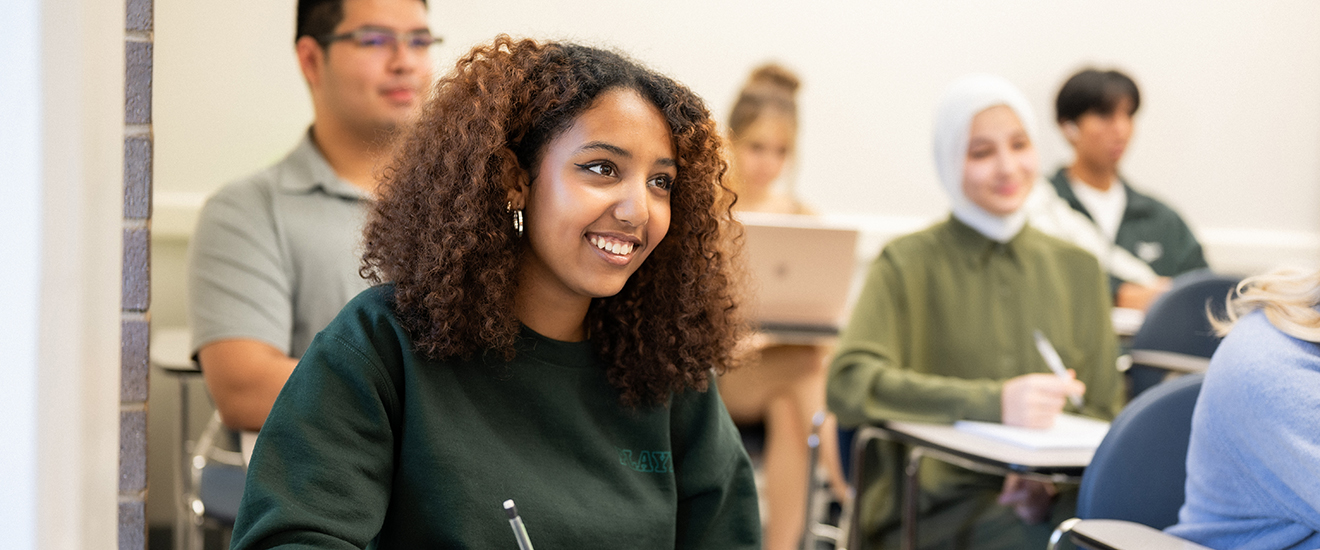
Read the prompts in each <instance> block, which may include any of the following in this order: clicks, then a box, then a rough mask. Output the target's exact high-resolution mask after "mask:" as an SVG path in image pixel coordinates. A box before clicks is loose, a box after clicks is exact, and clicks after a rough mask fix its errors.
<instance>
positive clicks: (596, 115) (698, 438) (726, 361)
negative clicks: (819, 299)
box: [233, 36, 761, 549]
mask: <svg viewBox="0 0 1320 550" xmlns="http://www.w3.org/2000/svg"><path fill="white" fill-rule="evenodd" d="M724 171H725V162H724V161H723V157H722V154H721V137H720V135H719V132H718V130H717V128H716V125H715V123H714V121H712V120H711V118H710V113H709V111H708V110H707V109H706V107H705V105H704V104H703V102H702V101H701V99H700V98H698V97H697V96H696V95H695V94H693V93H692V92H691V91H690V90H688V89H687V88H686V87H684V86H683V85H681V84H679V83H677V82H675V81H673V80H671V79H669V78H667V77H665V76H662V75H659V74H657V73H655V72H652V71H650V70H648V69H646V68H643V67H641V66H639V65H638V64H637V63H635V62H633V61H631V60H628V59H627V58H625V57H623V56H621V55H619V54H616V53H613V52H609V51H605V50H600V49H596V48H591V47H585V46H579V45H574V44H565V43H540V42H536V41H532V40H514V39H511V38H509V37H507V36H500V37H497V38H496V39H495V40H494V42H492V43H490V44H486V45H480V46H477V47H476V48H474V49H473V50H472V51H471V52H470V53H468V54H467V55H466V56H464V57H463V58H462V59H460V60H459V62H458V65H457V67H456V68H455V69H454V71H453V72H451V73H450V74H449V75H448V76H446V77H445V78H443V79H442V80H441V81H440V82H439V83H438V84H437V86H436V88H435V90H434V93H433V95H432V98H431V100H430V102H429V103H428V104H427V105H426V107H425V110H424V112H423V113H422V115H421V118H420V120H419V121H418V123H417V124H416V125H415V126H414V127H413V128H411V129H410V130H409V131H408V132H407V134H406V136H405V137H404V139H403V141H402V142H401V145H400V148H399V149H398V151H397V152H396V158H395V160H394V161H393V163H392V164H391V166H390V167H389V169H388V170H387V171H386V172H385V174H384V176H383V183H382V184H381V193H380V198H379V200H378V201H377V202H376V204H375V205H374V209H373V213H372V217H371V219H370V220H369V222H368V224H367V227H366V230H365V234H364V247H365V253H364V256H363V267H362V270H361V271H362V274H363V275H364V276H366V277H368V278H369V279H370V280H372V281H373V282H374V283H376V286H374V287H373V288H371V289H368V290H367V291H365V292H363V293H362V294H360V295H358V297H357V298H355V299H354V300H353V301H351V302H350V303H349V304H348V305H347V306H346V307H345V308H344V310H343V311H341V312H340V314H339V316H338V317H336V318H335V320H334V321H333V322H331V323H330V325H329V326H328V327H327V328H326V329H325V330H324V331H322V332H321V333H320V334H319V335H318V336H317V337H316V339H315V340H314V341H313V342H312V344H311V347H310V348H309V349H308V350H307V352H306V353H305V354H304V355H303V357H302V360H301V361H300V362H299V364H298V366H297V367H296V368H295V369H294V371H293V374H292V375H291V376H290V377H289V381H288V383H287V384H285V386H284V389H283V390H282V391H281V392H280V395H279V397H278V398H277V399H276V401H275V405H274V407H273V408H272V409H271V413H270V416H269V417H268V419H267V420H266V423H265V425H264V426H263V428H262V431H261V435H260V437H259V438H258V440H257V444H256V448H255V451H254V454H253V457H252V462H251V466H250V468H249V470H248V478H247V486H246V491H245V492H244V495H243V502H242V506H241V509H240V511H239V515H238V519H237V522H236V524H235V527H234V535H233V541H234V543H233V548H235V549H249V548H274V547H297V548H364V547H365V548H378V549H387V548H513V547H515V542H514V534H513V531H512V530H511V529H510V523H509V520H508V518H507V517H506V515H505V510H504V508H503V506H502V503H504V501H506V500H513V501H514V503H515V504H516V506H517V510H518V512H519V513H520V514H521V517H522V518H523V521H524V523H525V525H526V529H527V532H528V534H529V535H530V539H531V541H532V543H533V544H534V545H535V546H536V547H538V548H586V549H591V548H602V549H604V548H611V549H613V548H692V549H705V548H709V549H741V548H746V549H752V548H759V547H760V532H761V526H760V521H759V517H758V511H757V501H756V488H755V484H754V482H753V478H752V469H751V462H750V461H749V460H748V458H747V454H746V453H745V452H744V451H743V448H742V444H741V441H740V440H739V437H738V432H737V430H736V429H735V428H734V426H733V423H732V421H731V420H730V419H729V415H728V413H727V411H726V410H725V409H724V406H723V405H722V404H721V401H720V398H719V395H718V392H717V391H716V388H715V384H714V383H713V381H714V378H715V376H716V375H717V374H718V373H721V372H724V371H726V370H728V369H729V368H730V367H731V366H732V365H733V363H734V356H733V350H734V348H735V343H736V342H738V341H739V338H740V337H741V332H742V329H741V327H742V326H743V325H742V323H741V322H739V321H738V319H737V315H736V314H737V308H736V302H735V300H734V298H733V289H734V288H735V285H734V284H733V282H734V279H735V277H734V276H733V268H732V263H731V262H732V257H733V256H732V255H731V254H730V253H729V251H727V250H725V247H726V246H727V245H728V243H729V242H731V241H732V239H731V238H730V236H729V234H728V233H729V232H730V231H732V230H733V228H734V227H735V225H734V222H733V221H732V217H731V212H730V203H731V202H732V201H731V198H732V195H731V192H730V191H729V190H728V189H727V188H725V187H724V185H723V183H722V176H723V174H724Z"/></svg>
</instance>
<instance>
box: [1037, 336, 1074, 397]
mask: <svg viewBox="0 0 1320 550" xmlns="http://www.w3.org/2000/svg"><path fill="white" fill-rule="evenodd" d="M1033 336H1035V338H1036V351H1039V352H1040V356H1041V357H1043V358H1044V359H1045V364H1046V365H1049V367H1050V370H1051V371H1054V375H1055V376H1058V377H1059V378H1063V379H1065V380H1071V379H1072V377H1071V376H1069V375H1068V369H1067V368H1065V367H1064V366H1063V359H1062V358H1060V357H1059V352H1057V351H1055V350H1054V346H1053V345H1051V344H1050V341H1049V340H1048V339H1046V338H1045V335H1044V334H1042V333H1041V332H1040V330H1036V331H1035V333H1033ZM1068 401H1070V402H1072V405H1073V407H1074V408H1077V409H1081V408H1082V396H1080V395H1069V396H1068Z"/></svg>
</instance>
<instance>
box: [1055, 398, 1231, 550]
mask: <svg viewBox="0 0 1320 550" xmlns="http://www.w3.org/2000/svg"><path fill="white" fill-rule="evenodd" d="M1204 377H1205V376H1204V375H1203V374H1189V375H1186V376H1182V377H1179V378H1175V379H1173V380H1170V381H1168V382H1164V383H1162V384H1159V385H1157V386H1155V387H1153V388H1151V389H1150V391H1147V392H1145V393H1142V394H1141V395H1140V396H1138V397H1137V398H1136V399H1134V400H1133V401H1132V403H1130V404H1128V406H1127V407H1126V408H1124V409H1123V412H1121V413H1119V415H1118V417H1117V418H1115V419H1114V422H1113V423H1112V424H1111V425H1110V428H1109V433H1108V434H1107V435H1106V436H1105V438H1104V440H1103V441H1102V442H1101V443H1100V446H1099V447H1098V448H1097V449H1096V451H1095V457H1094V458H1092V459H1091V464H1090V465H1089V466H1087V467H1086V473H1085V474H1083V475H1082V484H1081V487H1080V488H1079V490H1078V495H1077V519H1073V520H1068V521H1066V522H1064V523H1063V524H1061V525H1060V526H1059V528H1058V529H1056V530H1055V532H1054V536H1053V537H1052V539H1051V542H1050V548H1051V549H1053V548H1055V547H1056V545H1057V543H1058V542H1059V541H1060V540H1061V539H1062V538H1063V537H1064V536H1068V537H1069V538H1070V540H1072V541H1073V542H1074V543H1081V544H1084V545H1085V546H1086V547H1088V548H1123V547H1129V548H1130V547H1132V546H1126V545H1113V544H1107V543H1106V542H1105V540H1106V539H1105V537H1104V536H1098V537H1097V533H1099V534H1100V535H1105V534H1108V535H1109V536H1110V537H1118V539H1119V540H1122V536H1121V533H1123V532H1128V533H1136V534H1140V535H1141V536H1144V537H1146V538H1145V539H1140V540H1146V541H1148V542H1144V543H1142V544H1148V543H1153V541H1158V540H1161V539H1168V540H1169V541H1171V542H1177V543H1178V544H1191V543H1187V542H1186V541H1183V540H1182V539H1178V538H1177V537H1172V536H1170V535H1164V534H1163V533H1159V532H1158V530H1159V529H1164V528H1165V527H1168V526H1170V525H1173V524H1175V523H1177V522H1178V509H1179V508H1181V507H1182V503H1183V500H1184V499H1185V493H1184V487H1183V485H1184V483H1185V482H1186V479H1187V465H1186V463H1187V444H1188V440H1189V438H1190V437H1191V432H1192V410H1193V409H1194V408H1195V406H1196V398H1197V396H1198V395H1199V394H1200V392H1201V381H1202V380H1203V379H1204ZM1094 520H1106V521H1098V522H1097V521H1094ZM1114 520H1117V521H1114ZM1125 524H1126V525H1125ZM1110 540H1113V539H1112V538H1111V539H1110ZM1127 540H1134V539H1127ZM1143 547H1144V546H1143ZM1158 547H1160V546H1156V548H1158ZM1173 547H1174V548H1194V547H1195V546H1173Z"/></svg>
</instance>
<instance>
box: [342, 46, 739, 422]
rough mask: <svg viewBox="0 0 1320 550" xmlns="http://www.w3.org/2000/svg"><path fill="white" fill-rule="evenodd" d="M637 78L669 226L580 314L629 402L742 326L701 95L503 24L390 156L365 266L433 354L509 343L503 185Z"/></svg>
mask: <svg viewBox="0 0 1320 550" xmlns="http://www.w3.org/2000/svg"><path fill="white" fill-rule="evenodd" d="M620 88H622V89H629V90H633V91H636V92H637V93H638V94H639V95H640V96H641V97H643V98H645V99H646V100H647V101H650V102H651V103H652V104H654V105H655V106H656V107H657V108H658V109H659V110H660V112H661V113H663V114H664V117H665V119H666V121H667V122H668V124H669V128H670V133H671V136H672V137H673V141H674V148H675V150H676V151H677V154H678V159H677V164H678V177H677V179H676V180H675V182H674V187H673V190H672V193H671V195H670V211H671V219H670V225H669V232H668V234H667V236H666V237H665V238H664V240H662V241H661V242H660V243H659V244H658V245H657V246H656V248H655V250H654V251H653V252H652V254H651V255H650V257H649V258H647V260H646V261H645V263H644V264H643V265H642V266H641V267H640V268H639V269H638V270H637V272H635V273H634V274H633V275H632V277H631V278H629V280H628V282H627V283H626V284H625V285H624V287H623V290H621V291H620V292H619V293H618V294H617V295H614V296H610V297H606V298H596V299H593V300H592V302H591V305H590V307H589V308H588V312H587V317H586V320H585V325H584V328H585V329H586V331H587V334H588V335H589V339H590V341H591V342H592V344H593V345H594V347H595V349H596V351H597V354H598V356H599V357H600V358H601V360H602V361H604V362H605V363H606V364H607V365H608V366H607V370H606V377H607V379H608V380H609V382H610V383H611V384H612V385H613V386H614V387H615V388H617V389H618V391H619V392H620V400H621V401H622V403H623V404H624V405H626V406H630V407H633V406H638V405H640V404H659V403H663V402H665V401H666V400H667V399H668V397H669V396H670V395H671V394H672V393H674V392H678V391H683V390H687V389H696V390H702V391H704V390H705V389H706V387H707V384H708V383H709V381H710V379H711V376H712V372H715V373H722V372H724V371H726V370H727V369H729V368H731V367H732V366H733V363H734V362H735V358H734V355H733V348H734V346H735V344H736V342H737V341H738V338H739V337H740V336H741V334H742V331H743V330H744V329H745V328H746V327H745V326H744V325H743V324H742V322H741V321H740V320H739V318H738V316H737V314H736V313H737V308H736V303H737V300H736V299H735V298H734V292H735V289H736V288H738V284H739V283H738V280H739V279H740V277H741V275H740V274H741V270H740V269H738V268H737V265H738V263H739V262H738V261H737V260H736V254H734V253H732V252H731V251H732V250H733V249H734V247H733V246H732V245H734V244H735V243H736V242H737V241H738V240H740V239H741V231H740V230H739V227H740V226H738V225H737V223H736V222H734V221H733V218H732V215H731V213H730V206H731V202H732V192H731V191H729V190H728V189H727V188H726V187H725V186H724V184H723V177H724V172H725V170H726V163H725V161H724V159H723V154H722V145H721V139H720V137H719V135H718V133H717V130H716V125H715V123H714V121H713V120H712V119H711V117H710V113H709V111H708V110H707V109H706V106H705V104H704V103H703V102H702V100H701V98H699V97H697V95H696V94H694V93H692V91H691V90H689V89H688V88H686V87H685V86H683V85H682V84H679V83H677V82H675V81H673V80H671V79H670V78H668V77H665V76H663V75H660V74H657V73H655V72H653V71H651V70H649V69H646V68H644V67H642V66H640V65H638V64H637V63H635V62H633V61H631V60H629V59H627V58H625V57H624V56H622V55H620V54H617V53H614V52H610V51H606V50H601V49H597V48H592V47H587V46H581V45H576V44H566V43H552V42H551V43H537V42H536V41H533V40H514V39H512V38H510V37H508V36H506V35H500V36H498V37H496V38H495V40H494V42H492V43H491V44H488V45H481V46H478V47H476V48H474V49H473V50H472V51H471V52H469V53H468V54H467V55H466V56H464V57H463V58H462V59H460V60H459V61H458V64H457V66H456V67H455V69H454V70H453V72H451V73H450V74H449V75H448V76H446V77H445V78H443V79H441V80H440V81H439V82H438V83H437V84H436V88H435V90H434V93H433V95H432V97H431V99H430V100H429V102H428V103H427V105H426V106H425V108H424V110H423V112H422V114H421V116H420V118H419V120H418V122H417V123H416V124H415V125H414V126H413V127H412V128H411V129H409V130H408V131H407V133H406V134H405V135H404V136H403V138H402V140H401V141H400V142H399V144H398V151H397V153H396V156H395V159H394V160H393V161H392V163H391V165H390V166H389V167H388V168H387V169H386V170H385V172H384V177H383V180H382V183H381V187H380V194H381V197H380V200H379V201H378V202H377V203H376V206H375V209H374V212H373V213H372V216H371V219H370V220H369V222H368V224H367V227H366V232H365V245H366V252H365V254H364V256H363V260H362V268H361V272H362V275H363V276H364V277H367V278H368V279H370V280H372V281H373V282H374V283H377V284H379V283H381V282H384V281H389V282H392V283H394V285H395V287H396V288H395V294H394V299H395V304H394V307H395V311H396V313H397V314H398V315H399V317H400V319H401V320H402V322H403V324H404V327H405V328H406V329H407V330H408V331H409V333H410V335H411V337H412V338H413V341H414V344H415V345H416V348H417V350H418V352H419V353H422V354H423V355H426V356H428V357H431V358H434V359H443V358H453V357H470V356H472V355H473V354H475V353H485V352H487V351H490V350H493V351H495V352H497V353H499V354H501V355H502V356H503V357H504V358H505V359H506V360H508V359H512V358H513V357H514V356H515V354H516V353H515V344H516V342H517V338H518V333H519V330H520V324H519V321H518V319H517V318H516V317H515V316H514V313H513V309H514V308H513V305H514V295H515V290H516V287H517V285H518V280H517V277H518V273H519V265H520V262H521V261H522V258H523V255H524V254H525V253H526V252H525V243H526V241H525V240H522V239H519V238H518V237H517V235H515V233H514V229H513V227H512V223H510V217H509V214H508V213H507V212H506V210H505V207H506V198H507V193H508V191H509V190H511V189H516V188H518V187H519V186H520V185H522V184H524V183H528V184H531V185H535V183H534V182H532V181H531V180H530V176H529V174H534V173H535V171H536V167H537V164H538V162H539V161H540V158H539V157H540V155H541V154H542V153H543V150H544V149H545V147H546V145H547V144H548V143H549V142H550V141H551V140H553V139H554V138H555V137H556V136H558V135H559V134H560V133H561V132H563V131H564V130H566V129H568V128H569V127H570V126H571V125H572V123H573V121H574V120H575V119H576V118H577V117H578V115H580V114H582V113H583V112H584V111H586V110H587V109H588V108H589V107H591V105H592V104H593V102H594V101H595V99H596V98H597V97H598V96H600V95H601V94H602V93H604V92H606V91H610V90H615V89H620Z"/></svg>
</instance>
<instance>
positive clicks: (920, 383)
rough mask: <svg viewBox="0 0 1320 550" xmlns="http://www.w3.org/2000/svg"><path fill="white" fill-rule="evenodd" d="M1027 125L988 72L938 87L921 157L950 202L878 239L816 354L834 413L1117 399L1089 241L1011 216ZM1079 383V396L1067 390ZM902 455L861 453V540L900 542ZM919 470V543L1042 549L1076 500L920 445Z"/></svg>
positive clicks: (1062, 490)
mask: <svg viewBox="0 0 1320 550" xmlns="http://www.w3.org/2000/svg"><path fill="white" fill-rule="evenodd" d="M1032 128H1033V124H1032V120H1031V111H1030V108H1029V107H1028V105H1027V101H1026V98H1024V97H1023V96H1022V94H1021V92H1018V91H1017V89H1016V88H1015V87H1013V86H1012V85H1011V84H1009V83H1008V82H1006V81H1004V80H1003V79H1000V78H998V77H992V76H988V75H971V76H968V77H965V78H963V79H961V80H959V81H958V82H956V83H954V84H953V86H951V87H950V89H949V91H948V92H947V93H946V95H945V97H944V99H943V100H942V101H941V103H940V107H939V111H938V113H937V115H936V123H935V159H936V167H937V169H938V172H939V176H940V181H941V183H943V185H944V187H945V190H946V191H947V192H948V194H949V197H950V199H951V202H952V203H953V208H952V209H953V214H952V216H950V218H949V219H948V220H946V221H944V222H941V223H939V224H936V225H934V226H932V227H930V228H928V229H925V230H923V231H919V232H917V233H914V234H911V235H907V236H903V237H899V238H897V239H895V240H894V241H893V242H890V243H889V244H887V245H886V246H885V248H884V250H883V251H882V252H881V253H880V256H879V257H878V258H876V260H875V263H874V264H872V266H871V271H870V273H869V274H868V276H867V279H866V283H865V286H863V288H862V292H861V296H860V297H859V298H858V300H857V304H856V305H855V306H854V308H853V313H852V319H851V320H850V321H849V323H848V327H847V328H846V329H845V330H844V332H843V334H842V336H841V338H840V341H839V346H838V353H837V355H836V356H835V358H834V361H833V363H832V364H831V365H830V373H829V387H828V397H829V405H830V409H831V410H832V411H834V413H835V414H836V415H838V418H839V424H840V425H844V426H856V425H859V424H866V423H875V422H883V421H888V420H906V421H920V422H937V423H952V422H955V421H958V420H979V421H985V422H1002V423H1004V424H1008V425H1015V426H1027V427H1048V426H1050V425H1052V424H1053V422H1054V419H1055V416H1056V415H1057V414H1058V413H1059V412H1061V411H1063V410H1065V407H1066V408H1067V410H1068V411H1069V412H1072V413H1080V414H1084V415H1088V416H1093V417H1098V418H1102V419H1109V418H1112V417H1113V415H1114V414H1115V413H1116V412H1117V411H1118V408H1119V405H1120V399H1121V389H1122V379H1121V377H1120V374H1119V372H1118V370H1117V369H1115V367H1114V360H1115V355H1116V353H1117V347H1118V345H1117V339H1116V338H1115V336H1114V333H1113V328H1112V325H1111V323H1110V320H1109V319H1110V317H1109V309H1110V307H1109V299H1108V297H1107V296H1106V287H1105V279H1104V273H1103V272H1102V271H1101V270H1100V265H1099V263H1098V262H1097V261H1096V259H1095V257H1094V256H1092V255H1091V254H1090V253H1088V252H1086V251H1084V250H1082V249H1081V248H1078V247H1076V246H1073V245H1071V244H1069V243H1065V242H1064V241H1061V240H1058V239H1055V238H1053V237H1050V236H1048V235H1045V234H1044V233H1041V232H1039V231H1037V230H1035V229H1034V228H1032V227H1031V226H1030V225H1028V224H1027V222H1026V214H1025V213H1024V212H1023V208H1022V206H1023V204H1024V202H1025V201H1026V198H1027V195H1028V194H1029V193H1030V191H1031V188H1032V185H1034V184H1035V181H1036V180H1037V172H1036V170H1037V166H1038V161H1037V156H1036V149H1035V145H1034V140H1033V129H1032ZM1036 330H1040V331H1041V332H1042V333H1044V334H1045V336H1046V337H1047V338H1048V339H1049V340H1050V341H1051V342H1052V343H1053V345H1054V347H1055V348H1056V349H1057V350H1058V352H1059V355H1060V356H1061V357H1062V359H1063V362H1064V364H1065V365H1066V366H1067V367H1068V368H1070V369H1072V371H1073V373H1072V374H1070V375H1069V377H1068V378H1062V377H1059V376H1056V375H1054V374H1050V369H1049V368H1048V367H1047V365H1046V364H1045V361H1044V360H1043V359H1042V358H1041V357H1040V354H1039V353H1037V351H1036V348H1035V345H1034V343H1033V338H1032V334H1033V332H1034V331H1036ZM1082 394H1085V400H1084V402H1083V406H1082V407H1081V408H1080V409H1078V408H1075V407H1073V406H1072V405H1071V404H1069V403H1068V400H1067V399H1066V397H1067V396H1069V395H1074V396H1079V395H1082ZM904 454H905V452H904V450H903V449H901V448H900V447H899V446H898V445H896V444H886V445H882V448H881V449H880V450H879V452H877V453H875V454H872V455H870V456H869V457H868V458H867V461H866V463H865V466H866V467H865V471H866V472H868V475H867V479H866V480H864V485H863V486H862V487H858V489H857V490H858V505H859V506H860V507H861V513H862V517H861V522H860V525H858V526H857V527H858V528H860V529H862V531H863V533H864V535H865V537H864V539H865V540H866V541H867V542H868V545H867V546H866V547H867V548H888V549H896V548H899V533H900V531H901V529H900V528H899V527H900V525H899V502H901V495H902V483H900V481H901V478H902V476H901V474H900V473H899V472H902V471H903V469H902V457H903V456H904ZM921 470H922V473H921V495H922V498H921V499H920V501H919V502H920V510H919V521H918V525H919V527H920V529H919V531H918V532H919V536H918V542H919V543H920V547H921V548H932V549H933V548H939V549H1005V550H1007V549H1018V548H1044V547H1045V544H1046V542H1047V541H1048V539H1049V535H1050V532H1051V531H1052V529H1053V526H1054V525H1056V524H1058V523H1059V522H1061V521H1063V520H1065V519H1067V518H1069V517H1071V516H1072V512H1073V508H1074V506H1075V502H1076V491H1075V488H1074V489H1070V488H1068V487H1057V486H1055V485H1053V484H1049V483H1042V482H1036V481H1030V480H1026V479H1022V478H1019V477H1016V476H1008V477H1004V476H995V475H987V474H981V473H977V472H973V471H971V470H966V469H963V468H959V467H957V466H953V465H950V464H947V463H944V462H939V461H936V460H933V459H925V461H924V462H923V464H922V466H921Z"/></svg>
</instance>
